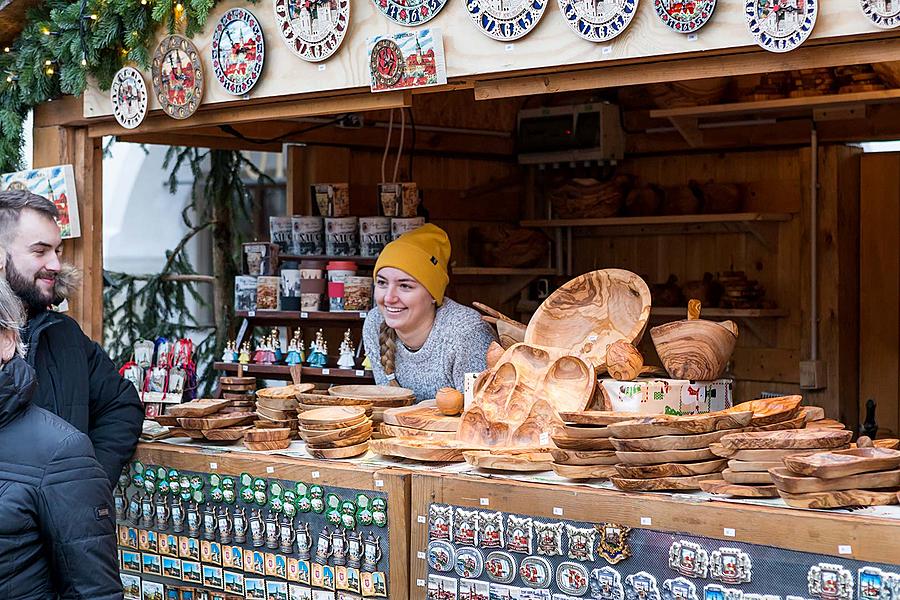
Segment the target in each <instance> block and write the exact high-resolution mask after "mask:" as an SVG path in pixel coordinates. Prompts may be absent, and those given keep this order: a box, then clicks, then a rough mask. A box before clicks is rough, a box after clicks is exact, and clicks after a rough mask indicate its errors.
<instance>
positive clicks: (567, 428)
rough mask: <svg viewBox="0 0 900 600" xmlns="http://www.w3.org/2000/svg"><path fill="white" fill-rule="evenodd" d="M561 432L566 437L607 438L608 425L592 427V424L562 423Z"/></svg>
mask: <svg viewBox="0 0 900 600" xmlns="http://www.w3.org/2000/svg"><path fill="white" fill-rule="evenodd" d="M561 433H562V434H563V435H564V436H565V437H568V438H579V439H597V438H608V437H609V428H608V427H594V426H592V425H564V426H563V428H562V430H561Z"/></svg>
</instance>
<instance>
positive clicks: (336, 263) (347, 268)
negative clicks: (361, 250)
mask: <svg viewBox="0 0 900 600" xmlns="http://www.w3.org/2000/svg"><path fill="white" fill-rule="evenodd" d="M325 270H326V271H328V281H329V282H339V283H344V281H345V280H346V279H347V278H348V277H353V276H354V275H356V263H355V262H353V261H349V260H333V261H331V262H330V263H328V265H327V266H326V267H325Z"/></svg>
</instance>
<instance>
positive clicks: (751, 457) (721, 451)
mask: <svg viewBox="0 0 900 600" xmlns="http://www.w3.org/2000/svg"><path fill="white" fill-rule="evenodd" d="M848 447H849V446H848ZM709 449H710V451H712V452H713V454H715V455H716V456H724V457H727V458H732V459H734V460H745V461H750V462H762V461H765V462H775V461H780V460H782V459H784V458H785V457H786V456H808V455H810V454H815V453H817V452H829V449H828V448H809V449H797V448H773V449H768V450H731V449H729V448H725V447H724V446H723V445H722V444H719V443H718V442H716V443H715V444H710V445H709Z"/></svg>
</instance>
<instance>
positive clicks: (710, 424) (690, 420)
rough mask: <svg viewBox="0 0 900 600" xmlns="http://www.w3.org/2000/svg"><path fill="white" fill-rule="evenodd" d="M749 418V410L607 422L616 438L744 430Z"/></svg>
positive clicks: (751, 414)
mask: <svg viewBox="0 0 900 600" xmlns="http://www.w3.org/2000/svg"><path fill="white" fill-rule="evenodd" d="M752 418H753V413H752V412H751V411H749V410H748V411H744V412H734V413H708V414H705V415H690V416H686V417H679V416H672V415H654V416H649V417H642V418H639V419H633V420H631V421H622V422H619V423H611V424H610V425H609V430H610V435H612V437H617V438H647V437H658V436H661V435H688V434H698V433H710V432H712V431H723V430H726V429H739V428H742V427H746V426H747V425H748V424H749V423H750V419H752Z"/></svg>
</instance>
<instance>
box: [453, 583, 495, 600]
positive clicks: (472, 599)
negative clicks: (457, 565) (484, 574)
mask: <svg viewBox="0 0 900 600" xmlns="http://www.w3.org/2000/svg"><path fill="white" fill-rule="evenodd" d="M490 588H491V585H490V584H489V583H488V582H487V581H474V580H472V579H461V580H460V581H459V598H460V600H489V599H490V595H491V592H490Z"/></svg>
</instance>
